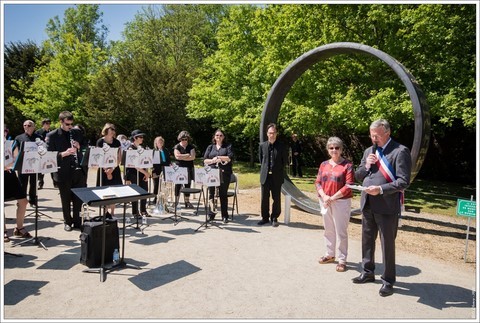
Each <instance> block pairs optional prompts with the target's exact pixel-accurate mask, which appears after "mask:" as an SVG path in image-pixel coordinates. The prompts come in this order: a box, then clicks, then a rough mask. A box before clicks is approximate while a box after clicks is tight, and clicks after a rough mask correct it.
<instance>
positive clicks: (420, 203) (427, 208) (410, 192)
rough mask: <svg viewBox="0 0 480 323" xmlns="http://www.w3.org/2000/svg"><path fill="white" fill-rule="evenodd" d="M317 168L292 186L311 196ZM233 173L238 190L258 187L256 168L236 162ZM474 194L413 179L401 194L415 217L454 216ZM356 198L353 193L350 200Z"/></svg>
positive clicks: (308, 170)
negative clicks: (430, 215)
mask: <svg viewBox="0 0 480 323" xmlns="http://www.w3.org/2000/svg"><path fill="white" fill-rule="evenodd" d="M317 170H318V169H317V168H304V169H303V172H304V177H303V178H291V179H292V181H293V182H294V183H295V185H296V186H297V187H298V188H299V189H300V190H301V191H304V192H315V186H314V182H315V178H316V175H317ZM234 172H236V173H238V174H239V187H240V189H248V188H256V187H259V186H260V176H259V174H260V166H259V165H258V164H256V165H255V167H254V168H251V167H249V166H248V164H247V163H242V162H236V163H235V165H234ZM471 195H473V196H474V199H475V196H476V191H475V187H474V186H468V185H462V184H456V183H446V182H440V181H426V180H421V179H415V180H414V181H413V183H412V184H411V185H410V187H409V188H408V189H407V191H406V192H405V207H406V209H407V210H408V211H412V212H415V213H423V212H424V213H432V214H441V215H450V216H456V214H457V213H456V206H457V199H465V200H470V196H471ZM359 198H360V194H358V193H357V192H355V195H354V199H356V200H358V199H359Z"/></svg>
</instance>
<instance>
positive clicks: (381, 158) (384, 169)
mask: <svg viewBox="0 0 480 323" xmlns="http://www.w3.org/2000/svg"><path fill="white" fill-rule="evenodd" d="M375 155H376V156H377V163H376V165H377V167H378V169H379V170H380V172H381V173H382V175H383V177H385V179H386V180H387V182H389V183H391V182H393V180H394V179H396V178H397V177H396V176H395V169H394V168H393V166H392V165H391V164H390V163H389V162H388V160H387V157H385V155H384V154H383V149H382V148H380V147H378V148H377V151H376V152H375ZM400 210H401V211H402V212H403V211H405V198H404V192H403V191H400Z"/></svg>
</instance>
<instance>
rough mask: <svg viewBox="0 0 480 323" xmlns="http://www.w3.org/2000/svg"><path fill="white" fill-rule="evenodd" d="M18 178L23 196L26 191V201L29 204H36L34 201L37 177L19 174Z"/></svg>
mask: <svg viewBox="0 0 480 323" xmlns="http://www.w3.org/2000/svg"><path fill="white" fill-rule="evenodd" d="M18 178H19V179H20V184H21V185H22V189H23V192H24V193H25V195H26V194H27V190H28V201H29V202H30V203H32V202H34V203H37V200H36V199H35V197H36V195H37V194H36V193H37V181H36V180H37V175H36V174H19V176H18Z"/></svg>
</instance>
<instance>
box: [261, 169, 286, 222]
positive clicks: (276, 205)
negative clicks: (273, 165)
mask: <svg viewBox="0 0 480 323" xmlns="http://www.w3.org/2000/svg"><path fill="white" fill-rule="evenodd" d="M281 193H282V183H276V182H275V181H274V179H273V176H272V175H267V180H266V181H265V184H262V202H261V212H262V219H264V220H266V221H269V220H274V219H277V218H278V217H279V216H280V213H281V212H282V205H281V203H282V201H281ZM270 195H271V196H272V200H273V203H272V213H271V215H270Z"/></svg>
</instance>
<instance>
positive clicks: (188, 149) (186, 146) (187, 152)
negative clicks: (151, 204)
mask: <svg viewBox="0 0 480 323" xmlns="http://www.w3.org/2000/svg"><path fill="white" fill-rule="evenodd" d="M190 139H191V138H190V134H189V133H188V131H185V130H183V131H181V132H180V133H179V134H178V136H177V140H178V141H179V143H178V144H176V145H175V147H174V148H173V154H174V155H175V159H176V160H177V165H178V166H179V167H186V168H187V171H188V183H187V184H184V186H185V187H186V188H189V187H190V185H191V181H192V180H193V179H194V173H193V167H194V164H193V161H194V160H195V147H193V145H192V144H190V143H189V141H190ZM181 188H182V184H175V196H176V198H177V203H178V200H179V196H180V189H181ZM183 198H184V201H185V208H189V209H193V205H192V203H190V194H184V195H183Z"/></svg>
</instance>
